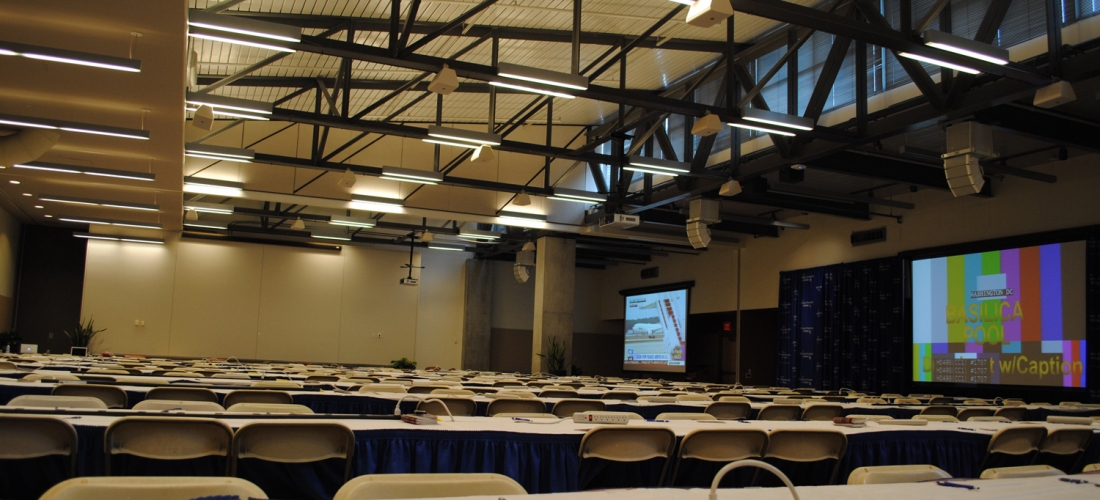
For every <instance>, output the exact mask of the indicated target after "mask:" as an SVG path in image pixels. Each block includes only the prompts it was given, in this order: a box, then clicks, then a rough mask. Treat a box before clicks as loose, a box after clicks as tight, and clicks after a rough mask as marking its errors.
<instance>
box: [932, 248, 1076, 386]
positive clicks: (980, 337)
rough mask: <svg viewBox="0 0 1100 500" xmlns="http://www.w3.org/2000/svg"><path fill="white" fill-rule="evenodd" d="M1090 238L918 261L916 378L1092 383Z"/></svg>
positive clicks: (972, 382) (1058, 384)
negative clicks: (1087, 276) (1089, 378)
mask: <svg viewBox="0 0 1100 500" xmlns="http://www.w3.org/2000/svg"><path fill="white" fill-rule="evenodd" d="M1084 262H1085V242H1083V241H1080V242H1069V243H1056V244H1050V245H1041V246H1034V247H1026V248H1012V249H1004V250H998V251H992V252H982V253H973V254H967V255H955V256H948V257H940V258H935V259H924V260H915V261H913V263H912V291H913V381H915V382H954V383H966V384H1007V385H1038V386H1056V387H1085V379H1086V377H1085V373H1086V364H1087V363H1086V361H1087V354H1086V353H1087V351H1086V348H1085V277H1084V275H1085V264H1084Z"/></svg>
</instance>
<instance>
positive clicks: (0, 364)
mask: <svg viewBox="0 0 1100 500" xmlns="http://www.w3.org/2000/svg"><path fill="white" fill-rule="evenodd" d="M18 369H19V367H18V366H15V363H12V362H11V361H0V370H18Z"/></svg>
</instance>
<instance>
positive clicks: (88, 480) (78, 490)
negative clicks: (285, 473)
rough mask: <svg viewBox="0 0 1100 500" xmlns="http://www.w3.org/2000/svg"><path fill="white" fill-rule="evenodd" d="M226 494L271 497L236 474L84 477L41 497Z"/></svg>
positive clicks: (164, 499)
mask: <svg viewBox="0 0 1100 500" xmlns="http://www.w3.org/2000/svg"><path fill="white" fill-rule="evenodd" d="M223 496H232V497H238V498H267V494H266V493H264V491H263V490H261V489H260V487H259V486H256V485H255V484H252V483H251V482H249V481H245V480H244V479H239V478H235V477H80V478H76V479H69V480H68V481H63V482H60V483H58V484H56V485H54V487H53V488H50V489H49V491H46V493H45V494H43V495H42V496H41V497H40V500H102V499H104V498H115V499H124V498H156V499H157V500H189V499H191V498H199V497H219V498H220V497H223Z"/></svg>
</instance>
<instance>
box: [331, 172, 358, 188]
mask: <svg viewBox="0 0 1100 500" xmlns="http://www.w3.org/2000/svg"><path fill="white" fill-rule="evenodd" d="M336 184H337V185H338V186H342V187H346V188H350V187H352V186H354V185H355V172H352V171H351V169H350V168H349V169H347V170H344V173H342V174H340V180H338V181H336Z"/></svg>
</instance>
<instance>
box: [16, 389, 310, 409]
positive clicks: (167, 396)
mask: <svg viewBox="0 0 1100 500" xmlns="http://www.w3.org/2000/svg"><path fill="white" fill-rule="evenodd" d="M51 396H52V397H51ZM58 397H66V398H90V399H95V400H99V401H101V402H102V403H103V407H105V408H128V407H129V404H128V403H129V401H128V397H127V394H126V391H125V390H123V389H122V388H121V387H116V386H110V385H95V384H58V385H56V386H54V388H53V390H52V391H51V393H50V396H35V395H24V396H17V397H16V398H13V399H12V401H11V402H9V403H8V406H36V407H58V406H56V405H57V404H58V403H60V402H61V401H62V400H60V399H57V398H58ZM154 401H173V402H190V403H206V404H207V407H206V409H205V411H224V408H228V407H231V406H233V405H236V404H239V403H261V404H292V403H293V402H294V398H293V397H291V395H290V394H289V393H287V392H283V391H274V390H252V389H241V390H236V391H230V392H229V393H227V394H226V395H225V397H224V398H222V399H220V400H219V398H218V394H217V393H216V392H214V391H212V390H210V389H203V388H198V387H154V388H152V389H149V392H147V393H146V394H145V400H144V401H141V402H139V403H137V404H136V405H134V409H135V410H141V409H144V408H141V406H142V405H143V404H146V405H149V404H150V403H152V402H154ZM13 403H14V404H13ZM89 404H91V405H93V407H94V406H98V405H96V404H95V403H94V402H89ZM51 405H53V406H51ZM191 406H192V409H195V410H198V409H199V408H197V407H195V405H191ZM214 406H218V407H219V408H222V409H212V408H213V407H214ZM149 409H163V408H149Z"/></svg>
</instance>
